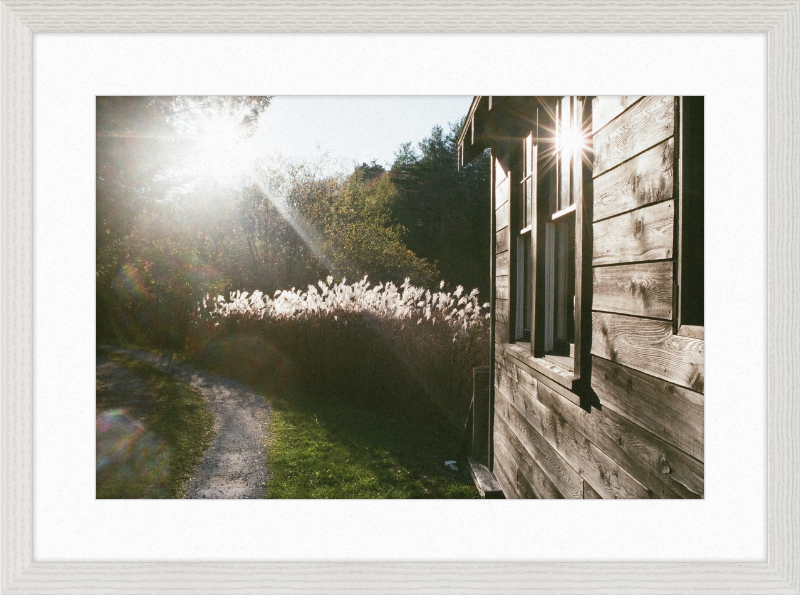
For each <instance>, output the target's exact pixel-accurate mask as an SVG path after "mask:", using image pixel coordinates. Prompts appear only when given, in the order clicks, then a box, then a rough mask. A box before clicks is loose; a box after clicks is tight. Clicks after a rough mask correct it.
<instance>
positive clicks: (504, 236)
mask: <svg viewBox="0 0 800 595" xmlns="http://www.w3.org/2000/svg"><path fill="white" fill-rule="evenodd" d="M508 235H509V229H508V227H506V228H504V229H501V230H500V231H497V232H495V244H494V246H495V251H496V252H498V253H499V252H504V251H506V250H508V245H509V241H508Z"/></svg>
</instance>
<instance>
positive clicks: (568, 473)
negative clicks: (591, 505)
mask: <svg viewBox="0 0 800 595" xmlns="http://www.w3.org/2000/svg"><path fill="white" fill-rule="evenodd" d="M495 395H497V391H496V392H495ZM495 415H497V416H499V417H500V418H501V419H502V420H503V421H505V422H506V424H507V425H508V426H509V427H510V428H511V431H512V432H513V434H514V436H515V437H516V438H517V440H519V442H520V443H521V444H522V446H523V447H524V449H525V451H526V452H527V454H528V456H530V457H532V458H533V460H534V461H536V463H537V464H538V465H539V467H541V469H542V470H543V471H544V472H545V474H546V475H547V477H548V478H549V479H550V481H552V482H553V484H554V485H555V486H556V487H557V488H558V491H559V492H560V493H561V495H562V496H564V497H565V498H583V479H582V478H581V476H580V474H579V473H578V472H577V471H576V470H575V469H574V468H572V467H571V466H570V465H569V463H567V461H566V460H565V459H564V457H562V456H561V455H560V454H558V452H556V450H555V448H553V447H552V446H551V445H550V444H549V443H548V441H547V440H545V438H544V437H543V436H542V435H541V434H539V432H537V431H536V430H535V429H534V428H533V426H532V425H531V424H530V422H528V420H527V419H525V417H524V416H523V415H521V414H520V413H519V411H518V410H517V409H516V408H515V407H514V406H513V405H512V404H511V402H510V401H509V400H508V399H497V398H495Z"/></svg>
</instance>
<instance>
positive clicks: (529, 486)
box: [494, 416, 564, 500]
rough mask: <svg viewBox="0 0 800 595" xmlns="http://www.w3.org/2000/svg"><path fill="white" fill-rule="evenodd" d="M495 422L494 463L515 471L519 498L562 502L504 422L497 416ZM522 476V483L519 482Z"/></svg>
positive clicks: (561, 496) (555, 488) (543, 473)
mask: <svg viewBox="0 0 800 595" xmlns="http://www.w3.org/2000/svg"><path fill="white" fill-rule="evenodd" d="M496 420H497V421H496V422H495V434H494V435H495V443H496V446H495V449H496V450H495V461H496V462H498V461H499V463H500V464H501V466H503V467H505V468H510V469H514V470H515V471H516V477H515V479H516V482H517V484H516V491H517V494H519V497H520V498H531V497H533V498H537V499H543V500H563V499H564V496H563V495H562V494H561V492H559V491H558V488H557V487H556V485H555V484H554V483H553V482H552V481H551V480H550V478H549V477H548V476H547V474H546V473H545V472H544V471H543V470H542V468H541V467H540V466H539V465H538V464H537V463H536V461H535V460H534V459H533V457H531V456H530V454H529V453H528V451H527V450H526V449H525V447H524V446H523V445H522V443H521V442H520V441H519V438H517V436H516V434H514V432H513V431H512V430H511V428H510V427H509V425H508V424H507V423H506V422H505V420H504V419H503V418H502V417H500V416H498V417H497V418H496ZM520 476H522V479H523V481H520Z"/></svg>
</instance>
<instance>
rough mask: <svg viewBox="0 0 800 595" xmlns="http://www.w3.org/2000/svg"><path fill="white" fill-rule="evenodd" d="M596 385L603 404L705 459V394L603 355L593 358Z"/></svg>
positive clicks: (593, 373)
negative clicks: (660, 378) (655, 376)
mask: <svg viewBox="0 0 800 595" xmlns="http://www.w3.org/2000/svg"><path fill="white" fill-rule="evenodd" d="M592 389H593V390H594V391H595V393H596V394H597V397H598V398H599V399H600V403H601V404H602V406H603V407H610V408H612V409H613V410H614V411H616V412H617V413H619V414H620V415H622V416H624V417H627V418H628V419H630V420H631V421H634V422H636V423H637V424H639V425H641V426H642V427H643V428H646V429H647V430H649V431H650V432H652V433H653V434H655V435H656V436H658V437H659V438H661V439H662V440H664V441H665V442H669V443H670V444H673V445H674V446H677V447H678V448H680V449H681V450H682V451H684V452H686V453H688V454H690V455H692V456H693V457H694V458H696V459H698V460H700V461H702V460H703V459H704V456H703V436H704V425H703V420H704V410H705V407H704V398H703V395H702V394H700V393H696V392H694V391H691V390H688V389H686V388H683V387H681V386H678V385H676V384H672V383H670V382H666V381H664V380H659V379H658V378H654V377H652V376H649V375H647V374H643V373H642V372H637V371H636V370H633V369H631V368H626V367H624V366H620V365H619V364H615V363H614V362H611V361H608V360H606V359H603V358H601V357H593V358H592Z"/></svg>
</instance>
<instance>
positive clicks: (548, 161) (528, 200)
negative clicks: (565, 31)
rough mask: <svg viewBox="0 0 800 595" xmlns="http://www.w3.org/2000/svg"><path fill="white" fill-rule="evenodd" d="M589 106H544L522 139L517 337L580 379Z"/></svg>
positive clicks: (570, 102)
mask: <svg viewBox="0 0 800 595" xmlns="http://www.w3.org/2000/svg"><path fill="white" fill-rule="evenodd" d="M585 103H586V102H585V101H584V100H583V98H579V97H561V98H543V99H541V100H540V101H539V105H538V107H537V108H536V112H535V114H532V118H531V119H532V122H533V126H532V128H533V129H532V130H531V133H530V134H529V135H528V136H527V137H526V138H524V139H523V142H522V151H521V154H522V161H523V167H522V173H523V175H522V179H521V186H522V188H521V191H520V192H519V194H518V196H519V200H518V202H519V204H518V207H517V213H518V221H519V225H518V231H517V237H516V248H517V254H516V275H517V277H516V284H517V291H516V296H515V297H516V307H515V314H516V333H515V337H516V340H517V342H527V341H530V342H531V345H530V348H531V352H532V354H533V356H534V357H537V358H544V359H546V360H548V361H549V362H551V363H553V364H556V365H557V366H558V367H560V368H561V369H563V370H564V372H565V375H566V376H572V377H573V378H574V377H577V376H578V375H579V373H578V372H579V363H580V362H579V354H578V351H579V350H577V349H576V345H577V344H579V342H580V287H581V274H582V267H581V246H582V233H579V230H581V221H582V196H583V188H584V183H583V180H584V174H585V173H587V172H588V171H589V169H588V167H585V165H587V166H588V164H586V161H587V160H588V155H589V151H588V147H587V146H586V145H587V136H586V134H585V133H584V131H585V129H586V126H585V122H584V105H585ZM589 175H590V174H589Z"/></svg>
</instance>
